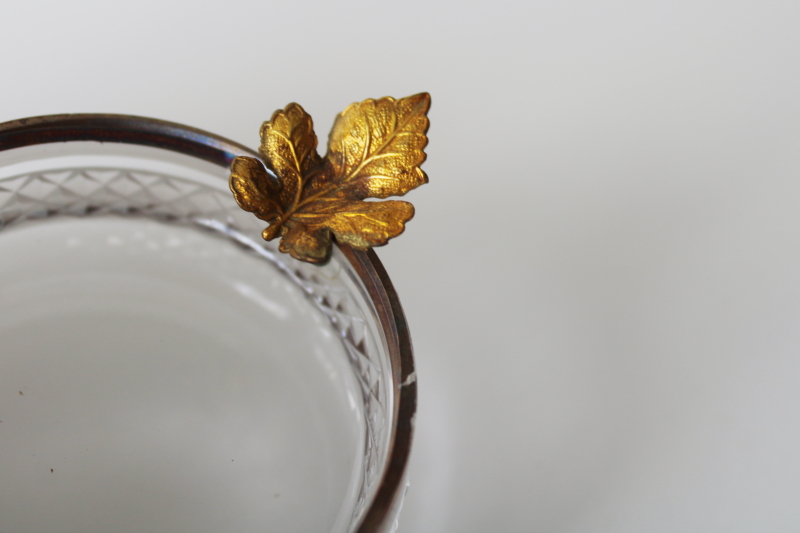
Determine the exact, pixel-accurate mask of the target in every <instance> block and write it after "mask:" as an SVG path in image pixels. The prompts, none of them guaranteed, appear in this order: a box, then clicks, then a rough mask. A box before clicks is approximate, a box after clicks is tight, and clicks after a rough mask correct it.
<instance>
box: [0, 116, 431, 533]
mask: <svg viewBox="0 0 800 533" xmlns="http://www.w3.org/2000/svg"><path fill="white" fill-rule="evenodd" d="M69 141H99V142H114V143H127V144H137V145H144V146H152V147H156V148H162V149H166V150H171V151H174V152H179V153H183V154H186V155H190V156H193V157H197V158H199V159H203V160H205V161H209V162H211V163H214V164H217V165H219V166H221V167H225V168H228V167H229V166H230V163H231V161H232V160H233V159H234V158H235V157H237V156H240V155H248V156H254V157H258V154H257V153H255V152H254V151H253V150H250V149H249V148H247V147H245V146H242V145H240V144H238V143H235V142H232V141H229V140H227V139H224V138H222V137H219V136H217V135H214V134H212V133H208V132H205V131H202V130H198V129H195V128H191V127H188V126H184V125H181V124H175V123H172V122H166V121H163V120H157V119H152V118H146V117H137V116H130V115H108V114H75V115H48V116H41V117H32V118H26V119H20V120H14V121H11V122H6V123H3V124H0V151H3V150H10V149H13V148H20V147H23V146H31V145H36V144H46V143H58V142H69ZM340 249H341V250H342V252H343V253H344V255H345V256H346V257H347V259H348V261H350V264H351V265H352V267H353V268H354V270H355V271H356V273H357V274H358V276H359V277H360V278H361V281H362V282H363V283H364V285H365V287H366V288H367V291H368V293H369V295H370V298H371V299H372V301H373V304H374V305H375V308H376V310H377V312H378V316H379V319H380V322H381V327H382V329H383V331H384V333H385V335H386V338H387V342H388V345H389V357H390V360H391V366H392V384H393V389H394V391H393V392H394V398H395V402H394V413H393V415H394V416H393V424H392V430H391V436H390V449H389V454H388V459H387V466H386V471H385V472H384V474H383V478H382V479H381V481H380V484H379V486H378V489H377V492H376V494H375V498H374V499H373V501H372V502H371V503H370V504H369V507H368V509H367V511H366V512H365V513H364V516H363V518H362V520H361V524H360V525H359V527H358V529H357V532H358V533H377V532H379V531H380V530H381V529H382V528H383V527H385V526H387V525H388V524H386V521H387V519H389V518H390V517H391V515H392V512H393V511H394V510H395V506H396V505H397V504H398V503H399V499H400V498H401V497H402V491H403V490H404V481H405V471H406V467H407V465H408V459H409V454H410V451H411V440H412V436H413V418H414V414H415V412H416V406H417V384H416V379H415V376H416V374H415V373H414V360H413V354H412V348H411V338H410V336H409V332H408V325H407V323H406V319H405V315H404V314H403V309H402V307H401V305H400V300H399V298H398V297H397V293H396V292H395V290H394V287H393V286H392V282H391V281H390V280H389V276H388V275H387V273H386V270H385V269H384V268H383V265H382V264H381V262H380V260H379V259H378V256H377V255H376V254H375V252H374V251H372V250H369V251H368V252H361V251H357V250H353V249H351V248H349V247H347V246H340Z"/></svg>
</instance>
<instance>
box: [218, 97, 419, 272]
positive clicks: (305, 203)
mask: <svg viewBox="0 0 800 533" xmlns="http://www.w3.org/2000/svg"><path fill="white" fill-rule="evenodd" d="M429 107H430V96H429V95H428V94H427V93H421V94H417V95H414V96H409V97H408V98H401V99H399V100H395V99H394V98H391V97H386V98H381V99H379V100H372V99H369V100H365V101H363V102H361V103H355V104H352V105H350V106H349V107H347V109H345V110H344V111H343V112H342V113H340V114H339V116H338V117H337V118H336V121H335V122H334V125H333V129H332V131H331V134H330V137H329V141H328V153H327V154H326V156H325V159H322V158H321V157H320V156H319V155H318V154H317V151H316V147H317V137H316V135H315V134H314V129H313V123H312V120H311V117H310V116H309V115H308V114H307V113H306V112H305V111H304V110H303V108H302V107H300V106H299V105H297V104H289V105H288V106H287V107H286V108H285V109H282V110H278V111H276V112H275V113H274V114H273V115H272V119H270V120H269V121H268V122H265V123H264V125H263V126H262V128H261V147H260V150H259V153H260V154H261V157H262V158H263V159H264V163H265V164H266V166H267V167H268V168H269V169H270V170H271V171H272V172H273V173H274V175H275V177H273V176H270V174H269V173H268V172H267V170H266V169H265V168H264V166H263V165H262V164H261V162H260V161H259V160H257V159H255V158H251V157H237V158H236V159H235V160H234V161H233V164H232V166H231V178H230V187H231V190H232V191H233V195H234V198H235V199H236V202H237V203H238V204H239V205H240V206H241V207H242V209H245V210H246V211H250V212H252V213H254V214H255V215H256V216H257V217H259V218H261V219H262V220H265V221H267V222H269V223H270V226H269V227H268V228H267V229H265V230H264V232H263V237H264V238H265V239H267V240H271V239H273V238H275V237H277V236H281V237H282V239H281V244H280V250H281V251H283V252H287V253H289V254H291V255H292V256H293V257H295V258H297V259H300V260H303V261H308V262H311V263H324V262H325V261H327V260H328V259H329V258H330V254H331V245H332V238H335V239H336V240H337V241H338V242H340V243H342V244H347V245H349V246H352V247H353V248H356V249H359V250H366V249H367V248H369V247H371V246H381V245H383V244H386V243H387V241H388V240H389V239H391V238H393V237H396V236H397V235H399V234H400V233H402V232H403V230H404V229H405V223H406V222H408V221H409V220H410V219H411V217H413V216H414V207H413V206H412V205H411V204H409V203H408V202H401V201H397V200H389V201H385V202H365V201H363V200H364V199H365V198H370V197H371V198H386V197H388V196H399V195H403V194H405V193H406V192H408V191H410V190H411V189H414V188H416V187H418V186H420V185H422V184H423V183H427V181H428V177H427V176H426V175H425V172H423V171H422V169H420V168H419V167H420V165H421V164H422V163H423V162H424V161H425V152H424V151H423V150H424V148H425V145H426V144H427V142H428V139H427V137H426V132H427V130H428V125H429V122H428V118H427V112H428V108H429Z"/></svg>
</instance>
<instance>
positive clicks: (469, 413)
mask: <svg viewBox="0 0 800 533" xmlns="http://www.w3.org/2000/svg"><path fill="white" fill-rule="evenodd" d="M0 50H2V53H0V81H1V82H2V83H0V120H10V119H14V118H20V117H25V116H31V115H43V114H50V113H65V112H113V113H127V114H136V115H145V116H153V117H158V118H162V119H166V120H172V121H176V122H181V123H185V124H188V125H192V126H195V127H199V128H202V129H206V130H209V131H212V132H215V133H218V134H221V135H223V136H226V137H229V138H231V139H233V140H235V141H238V142H241V143H243V144H246V145H249V146H253V147H255V146H256V144H257V142H258V128H259V125H260V123H261V122H262V121H263V120H266V119H268V118H269V116H270V115H271V113H272V112H273V110H275V109H277V108H279V107H283V106H284V105H286V104H287V103H289V102H291V101H297V102H299V103H301V104H302V105H303V106H304V107H305V108H306V109H307V110H308V111H309V112H310V113H311V114H312V116H313V117H314V118H315V121H316V123H317V131H318V133H319V134H320V136H321V137H322V138H323V139H324V137H325V134H326V132H327V130H328V128H329V127H330V124H331V123H332V120H333V117H334V116H335V114H336V113H337V112H338V111H340V110H341V109H343V108H344V107H345V106H346V105H347V104H349V103H350V102H352V101H356V100H362V99H364V98H368V97H380V96H384V95H393V96H398V97H399V96H405V95H409V94H413V93H416V92H420V91H429V92H430V93H431V94H432V96H433V106H432V109H431V112H430V118H431V121H432V127H431V130H430V135H429V136H430V145H429V148H428V150H427V151H428V154H429V158H428V162H427V163H426V164H425V166H424V169H425V170H426V171H427V172H428V174H429V176H430V180H431V181H430V184H429V185H426V186H424V187H422V188H421V189H419V190H417V191H414V192H412V193H410V194H409V195H408V198H407V199H408V200H410V201H412V202H414V203H415V205H416V207H417V216H416V218H415V219H414V220H413V221H412V222H411V223H410V224H409V226H408V229H407V231H406V234H404V235H403V236H402V237H401V238H400V239H398V240H397V241H393V242H392V243H391V244H390V245H389V246H388V247H387V248H384V249H381V250H379V255H380V257H381V258H382V259H383V260H384V262H385V264H386V266H387V268H388V270H389V272H390V274H391V276H392V278H393V280H394V282H395V285H396V287H397V289H398V291H399V293H400V295H401V298H402V301H403V303H404V305H405V308H406V312H407V316H408V320H409V323H410V326H411V330H412V333H413V338H414V342H415V348H416V357H417V365H418V372H419V379H420V381H419V386H420V389H419V390H420V413H419V418H418V424H417V429H418V436H417V441H416V448H415V453H414V457H413V465H412V472H411V475H412V485H411V490H410V492H409V496H408V498H407V502H406V507H405V510H404V513H403V515H402V517H401V529H400V532H401V533H409V532H418V533H436V532H465V533H471V532H475V533H477V532H490V531H491V532H506V531H508V532H548V533H557V532H580V533H583V532H585V533H590V532H592V533H594V532H615V533H617V532H631V533H634V532H636V533H640V532H673V531H674V532H717V531H718V532H726V533H731V532H752V531H769V532H784V531H785V532H796V531H800V453H798V451H799V450H800V327H798V326H800V211H799V210H798V207H799V206H800V103H798V102H799V101H800V3H797V2H795V1H788V0H787V1H784V2H766V1H764V0H761V1H751V2H745V1H728V2H722V1H718V2H713V1H697V0H695V1H684V2H677V1H676V2H660V3H659V2H643V1H630V2H621V1H611V2H590V1H573V2H529V1H516V2H511V1H497V2H494V3H490V2H488V1H473V2H469V1H467V2H455V1H448V2H438V3H432V2H431V3H428V2H419V1H406V2H379V1H372V2H368V1H361V2H357V1H340V2H329V3H323V2H309V1H296V2H270V1H261V2H252V1H251V2H241V1H239V2H237V1H228V2H226V3H220V2H213V3H212V2H204V1H199V0H195V1H193V2H189V1H180V2H170V1H166V0H159V1H138V2H107V1H102V2H100V1H98V2H91V1H87V0H71V1H68V2H65V1H60V2H36V1H30V0H28V1H25V2H22V1H12V0H4V1H3V2H2V3H0ZM0 482H2V481H1V480H0Z"/></svg>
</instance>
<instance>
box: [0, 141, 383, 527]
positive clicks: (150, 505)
mask: <svg viewBox="0 0 800 533" xmlns="http://www.w3.org/2000/svg"><path fill="white" fill-rule="evenodd" d="M261 229H263V223H262V222H261V221H259V220H257V219H256V218H255V217H253V216H252V215H251V214H249V213H245V212H243V211H241V210H240V209H239V208H238V207H237V206H236V204H235V202H234V201H233V199H232V196H231V194H230V191H229V190H228V188H227V171H226V169H224V168H222V167H219V166H217V165H213V164H211V163H206V162H204V161H201V160H199V159H197V158H194V157H189V156H186V155H181V154H178V153H175V152H170V151H167V150H161V149H157V148H150V147H144V146H132V145H120V144H101V143H97V142H70V143H60V144H45V145H37V146H29V147H24V148H17V149H13V150H7V151H3V152H0V257H3V260H2V261H0V302H2V305H0V339H2V340H1V341H0V347H1V350H0V397H2V398H3V400H2V402H0V420H1V421H2V422H0V531H9V532H11V531H13V532H15V533H26V532H31V533H33V532H41V531H60V532H78V531H80V532H98V533H99V532H104V533H105V532H110V531H113V532H131V533H133V532H142V531H151V532H165V533H166V532H172V533H174V532H189V531H192V532H208V533H211V532H215V533H216V532H219V531H240V532H248V531H253V532H255V531H295V532H301V531H308V532H328V531H330V532H345V531H355V530H356V529H357V527H358V525H359V522H360V520H361V518H362V517H363V515H364V513H365V510H366V509H367V507H368V506H369V505H370V503H371V501H372V500H373V499H374V497H375V494H376V491H377V490H378V488H379V485H380V481H381V478H382V476H383V475H384V473H385V471H386V468H387V467H386V462H387V459H388V457H389V453H390V448H391V446H390V442H391V438H392V420H393V417H395V416H396V414H395V405H394V399H393V395H392V391H393V384H392V371H393V369H392V361H391V360H390V357H389V353H388V347H387V342H388V341H387V338H386V332H385V331H384V330H383V329H382V326H381V323H380V320H379V317H378V315H377V311H376V309H375V304H374V302H373V301H372V300H371V299H370V297H369V294H368V291H367V289H366V288H365V286H364V284H363V283H362V280H361V279H360V278H359V277H358V275H357V273H356V272H355V271H354V269H353V267H352V265H351V264H350V263H349V262H348V260H347V258H346V257H345V256H344V255H343V253H342V252H341V251H339V250H336V251H335V253H334V257H333V259H332V260H331V262H330V264H328V265H326V266H325V267H322V268H320V267H315V266H311V265H306V264H303V263H299V262H296V261H294V260H292V259H291V258H288V257H287V256H284V255H282V254H280V255H279V254H277V253H276V251H275V247H274V245H273V244H272V243H265V242H264V241H263V240H262V239H261V238H260V231H261ZM387 527H390V526H387Z"/></svg>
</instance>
